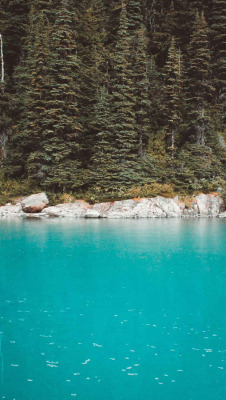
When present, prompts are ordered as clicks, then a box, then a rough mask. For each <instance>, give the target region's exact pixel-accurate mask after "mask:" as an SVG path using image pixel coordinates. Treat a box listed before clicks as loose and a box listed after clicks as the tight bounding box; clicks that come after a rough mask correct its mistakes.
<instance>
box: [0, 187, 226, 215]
mask: <svg viewBox="0 0 226 400" xmlns="http://www.w3.org/2000/svg"><path fill="white" fill-rule="evenodd" d="M48 204H49V200H48V198H47V196H46V194H45V193H38V194H33V195H31V196H29V197H27V198H25V199H23V200H22V201H21V202H18V203H17V204H16V205H12V204H7V205H5V206H1V207H0V217H15V216H18V217H28V218H29V217H34V218H48V217H67V218H87V219H89V218H90V219H93V218H109V219H113V218H114V219H119V218H120V219H122V218H123V219H126V218H181V217H194V218H195V217H220V218H225V217H226V211H224V210H225V207H224V202H223V200H222V198H221V197H220V195H219V194H218V193H211V194H200V195H198V196H193V197H191V198H190V199H189V200H186V202H182V201H179V199H178V197H175V198H174V199H166V198H164V197H161V196H157V197H154V198H141V199H129V200H122V201H115V202H106V203H97V204H94V205H91V204H89V203H87V202H85V201H83V200H77V201H75V202H74V203H65V204H58V205H56V206H51V207H47V205H48Z"/></svg>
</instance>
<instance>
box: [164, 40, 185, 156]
mask: <svg viewBox="0 0 226 400" xmlns="http://www.w3.org/2000/svg"><path fill="white" fill-rule="evenodd" d="M164 78H165V79H164V93H165V99H164V100H165V101H164V104H165V114H166V121H167V125H166V132H167V135H169V136H170V146H169V149H170V151H171V152H172V156H173V157H174V154H175V149H176V141H177V140H178V137H177V136H178V129H179V127H180V124H181V123H182V112H181V109H182V105H183V103H182V57H181V52H180V50H178V49H177V48H176V44H175V38H174V37H173V38H172V40H171V45H170V47H169V51H168V58H167V61H166V66H165V71H164Z"/></svg>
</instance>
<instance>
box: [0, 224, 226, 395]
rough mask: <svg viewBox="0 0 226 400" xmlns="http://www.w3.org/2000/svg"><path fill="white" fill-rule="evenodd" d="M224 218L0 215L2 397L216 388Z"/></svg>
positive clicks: (221, 370) (224, 353) (223, 336)
mask: <svg viewBox="0 0 226 400" xmlns="http://www.w3.org/2000/svg"><path fill="white" fill-rule="evenodd" d="M225 227H226V225H225V222H224V221H220V220H212V219H200V220H191V219H190V220H135V221H134V220H128V221H118V220H111V221H105V220H93V221H82V220H55V219H54V220H47V221H36V220H35V221H33V220H32V221H31V220H22V221H21V220H19V219H15V220H11V221H6V220H4V221H3V220H2V221H0V277H1V279H0V377H1V385H0V388H1V390H0V393H1V397H0V398H5V399H16V400H31V399H32V400H40V399H42V400H52V399H54V400H62V399H67V398H71V397H77V398H78V399H81V400H91V399H92V400H105V399H106V398H107V399H108V400H119V399H122V400H127V399H130V400H137V399H140V398H143V399H147V398H153V399H167V400H171V399H172V400H173V399H175V398H177V399H182V398H183V399H185V400H196V399H200V398H203V399H205V400H216V399H217V400H223V399H225V396H226V386H225V382H226V376H225V370H226V367H225V357H226V324H225V322H226V321H225V320H226V318H225V299H226V295H225V287H226V273H225V252H224V240H223V238H224V234H225V231H226V229H225Z"/></svg>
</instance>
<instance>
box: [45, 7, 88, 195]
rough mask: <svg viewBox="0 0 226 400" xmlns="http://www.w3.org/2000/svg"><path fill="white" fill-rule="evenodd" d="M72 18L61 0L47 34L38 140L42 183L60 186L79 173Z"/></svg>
mask: <svg viewBox="0 0 226 400" xmlns="http://www.w3.org/2000/svg"><path fill="white" fill-rule="evenodd" d="M73 19H74V14H73V12H71V10H70V8H69V5H68V1H67V0H62V1H61V2H60V5H59V9H58V11H57V13H56V20H55V24H54V26H53V30H52V37H51V43H52V59H51V62H50V70H51V74H50V81H49V86H50V90H49V97H48V101H47V102H46V109H45V125H46V127H45V131H44V132H43V136H44V139H43V144H42V145H43V158H44V160H45V163H44V165H43V166H42V172H43V173H44V174H45V177H44V178H43V185H44V186H46V187H49V188H53V189H60V190H66V189H67V188H68V187H73V186H78V185H79V179H80V177H81V170H80V168H81V161H80V158H79V156H80V153H79V141H80V140H81V139H80V136H81V131H82V128H81V125H80V123H79V120H78V108H77V100H78V92H79V87H78V79H77V76H78V71H79V68H80V63H79V59H78V56H77V47H76V38H75V32H74V29H73ZM53 49H54V50H53Z"/></svg>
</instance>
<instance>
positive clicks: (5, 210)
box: [0, 204, 26, 217]
mask: <svg viewBox="0 0 226 400" xmlns="http://www.w3.org/2000/svg"><path fill="white" fill-rule="evenodd" d="M25 215H26V214H25V213H24V212H23V211H22V207H21V205H16V206H13V205H12V204H10V205H6V206H2V207H0V217H23V216H25Z"/></svg>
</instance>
